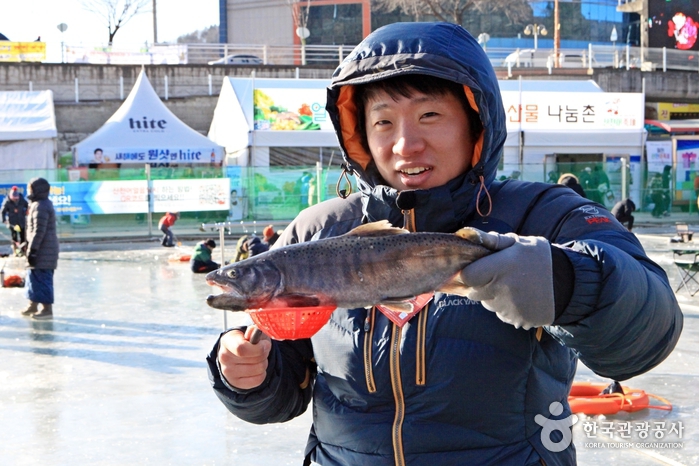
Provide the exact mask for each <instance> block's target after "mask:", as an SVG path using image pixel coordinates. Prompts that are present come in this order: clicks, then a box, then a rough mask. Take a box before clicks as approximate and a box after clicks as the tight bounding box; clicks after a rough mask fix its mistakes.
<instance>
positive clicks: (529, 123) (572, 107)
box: [502, 91, 644, 131]
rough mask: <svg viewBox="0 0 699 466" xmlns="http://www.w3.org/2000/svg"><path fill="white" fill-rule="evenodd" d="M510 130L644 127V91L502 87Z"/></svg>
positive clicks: (625, 128) (639, 128)
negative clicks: (524, 89)
mask: <svg viewBox="0 0 699 466" xmlns="http://www.w3.org/2000/svg"><path fill="white" fill-rule="evenodd" d="M502 100H503V105H504V106H505V113H506V115H507V130H508V131H527V130H537V131H556V130H600V129H604V130H610V129H623V130H631V129H638V130H639V131H641V130H642V129H643V114H644V107H643V106H644V103H643V102H644V100H643V94H641V93H630V92H628V93H627V92H625V93H618V92H522V93H520V92H517V91H502Z"/></svg>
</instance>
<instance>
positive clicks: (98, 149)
mask: <svg viewBox="0 0 699 466" xmlns="http://www.w3.org/2000/svg"><path fill="white" fill-rule="evenodd" d="M97 151H100V152H104V151H103V150H102V149H100V148H99V147H98V148H97V149H95V150H94V151H92V153H93V154H96V153H97Z"/></svg>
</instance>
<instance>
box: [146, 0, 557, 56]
mask: <svg viewBox="0 0 699 466" xmlns="http://www.w3.org/2000/svg"><path fill="white" fill-rule="evenodd" d="M154 1H155V0H154ZM560 55H561V22H560V19H559V16H558V0H555V1H554V3H553V67H554V68H560V67H561V60H560Z"/></svg>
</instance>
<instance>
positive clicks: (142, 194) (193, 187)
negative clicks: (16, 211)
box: [49, 178, 230, 215]
mask: <svg viewBox="0 0 699 466" xmlns="http://www.w3.org/2000/svg"><path fill="white" fill-rule="evenodd" d="M152 183H153V211H154V212H166V211H179V212H194V211H210V210H228V206H229V204H230V189H229V186H230V180H229V179H228V178H215V179H189V180H154V181H153V182H152ZM49 198H50V199H51V201H52V202H53V206H54V208H55V209H56V213H57V214H58V215H75V214H140V213H146V212H148V183H147V181H146V180H138V181H97V182H90V181H82V182H65V183H61V182H55V183H52V185H51V192H50V194H49Z"/></svg>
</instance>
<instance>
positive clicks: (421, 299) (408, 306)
mask: <svg viewBox="0 0 699 466" xmlns="http://www.w3.org/2000/svg"><path fill="white" fill-rule="evenodd" d="M433 297H434V293H423V294H421V295H418V296H408V297H405V298H386V299H383V300H381V304H378V305H377V307H379V308H383V309H388V310H389V311H393V312H397V313H399V314H400V313H402V312H405V313H408V314H410V313H413V312H417V311H419V310H420V309H422V308H423V307H425V305H426V304H427V303H428V302H430V300H431V299H432V298H433Z"/></svg>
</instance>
